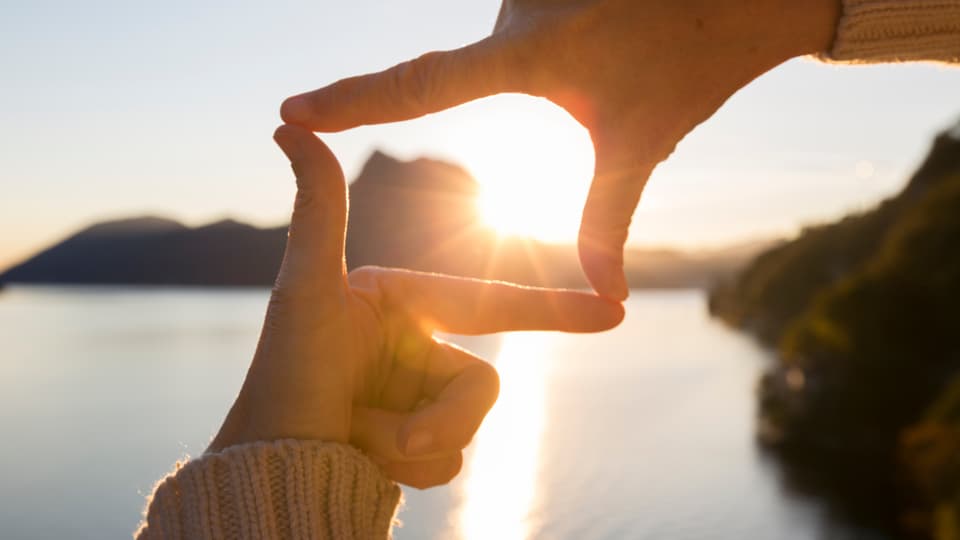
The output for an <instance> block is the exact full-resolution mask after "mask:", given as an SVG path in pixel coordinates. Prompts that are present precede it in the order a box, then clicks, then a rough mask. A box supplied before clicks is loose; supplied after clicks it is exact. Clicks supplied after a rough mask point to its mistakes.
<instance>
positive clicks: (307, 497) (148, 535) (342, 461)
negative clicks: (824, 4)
mask: <svg viewBox="0 0 960 540" xmlns="http://www.w3.org/2000/svg"><path fill="white" fill-rule="evenodd" d="M399 502H400V488H399V487H398V486H397V485H396V484H394V483H393V482H391V481H390V480H388V479H387V478H386V477H385V476H383V474H382V473H381V472H380V470H379V469H378V468H377V466H376V465H374V464H373V463H372V462H371V461H370V460H369V459H367V458H366V457H364V456H363V455H362V454H361V453H360V452H358V451H357V450H355V449H353V448H351V447H350V446H347V445H343V444H335V443H324V442H316V441H294V440H283V441H275V442H260V443H253V444H245V445H240V446H234V447H231V448H227V449H226V450H223V451H222V452H218V453H212V454H206V455H204V456H202V457H200V458H198V459H195V460H191V461H188V462H186V463H178V464H177V466H176V469H175V470H174V472H173V473H171V474H170V475H168V476H167V477H166V478H164V479H163V480H161V481H160V482H159V483H158V484H157V487H156V488H155V489H154V492H153V495H152V497H151V498H150V500H148V506H147V510H146V512H145V516H144V521H143V524H142V525H141V526H140V530H139V531H137V533H136V537H137V538H139V539H143V540H147V539H155V538H163V539H182V538H183V539H185V538H190V539H194V538H196V539H205V538H210V539H215V538H216V539H234V538H236V539H247V538H250V539H252V538H258V539H274V538H290V539H308V538H309V539H314V538H317V539H326V538H329V539H340V538H364V539H366V538H377V539H382V538H389V536H390V529H391V527H392V525H393V521H394V513H395V511H396V508H397V506H398V504H399Z"/></svg>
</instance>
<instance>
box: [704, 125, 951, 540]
mask: <svg viewBox="0 0 960 540" xmlns="http://www.w3.org/2000/svg"><path fill="white" fill-rule="evenodd" d="M710 308H711V311H712V312H713V314H714V315H716V316H718V317H721V318H723V319H724V320H726V321H727V322H729V323H731V324H733V325H735V326H737V327H740V328H744V329H746V330H749V331H751V332H753V333H754V334H755V335H757V336H758V337H759V339H760V340H761V341H762V342H764V343H765V344H767V345H768V346H770V347H773V348H774V349H775V350H776V352H777V362H776V363H775V365H773V366H772V367H771V369H770V370H769V371H768V372H767V373H766V375H765V376H764V377H763V379H762V380H761V384H760V388H759V399H760V407H759V424H758V425H759V428H760V435H761V438H762V439H763V440H765V441H766V442H769V443H772V444H774V445H775V446H776V447H777V449H778V451H780V452H781V455H782V456H783V457H784V458H785V461H786V462H788V463H792V464H803V465H806V466H810V465H811V464H812V465H814V466H815V467H814V468H816V469H818V470H819V471H820V472H825V473H826V477H827V478H826V479H825V480H824V481H823V482H821V485H829V486H830V489H831V490H832V491H834V492H836V493H844V494H845V496H846V501H845V502H846V503H850V502H851V501H852V502H853V503H854V506H856V507H857V508H858V510H859V511H865V509H866V511H867V513H870V512H872V513H873V516H872V517H874V518H876V517H878V516H885V517H884V518H881V519H887V520H889V522H887V523H886V526H888V527H889V528H891V529H893V530H894V531H895V532H896V534H897V535H898V537H899V536H910V537H913V536H917V537H927V536H929V535H932V534H934V532H935V531H942V527H941V526H940V525H938V524H937V523H936V522H937V520H938V519H941V518H942V516H948V517H949V519H953V520H956V519H957V518H960V502H958V501H960V461H958V460H957V459H952V460H950V459H946V460H944V459H943V457H944V456H950V455H952V456H956V455H960V415H957V414H932V413H929V412H928V411H929V410H931V408H936V407H935V405H936V404H937V403H946V405H940V406H939V409H940V410H956V409H958V407H957V406H956V404H957V403H960V383H956V384H953V385H952V386H951V384H950V383H951V381H953V380H957V379H958V377H960V125H958V126H957V128H954V129H953V130H948V131H947V132H944V133H943V134H941V135H939V136H938V137H937V138H936V140H935V141H934V143H933V145H932V148H931V150H930V153H929V155H928V156H927V158H926V160H925V161H924V162H923V164H922V165H921V166H920V167H919V169H918V170H917V171H916V173H915V174H914V175H913V177H912V178H911V179H910V182H909V183H908V184H907V186H906V187H905V188H904V189H903V190H902V191H901V192H900V193H899V194H897V195H896V196H894V197H892V198H890V199H888V200H886V201H884V202H882V203H881V204H880V205H878V206H877V207H876V208H874V209H872V210H870V211H867V212H863V213H861V214H857V215H853V216H849V217H847V218H844V219H843V220H841V221H839V222H837V223H833V224H829V225H821V226H818V227H813V228H810V229H808V230H806V231H804V233H803V234H802V235H801V236H800V237H799V238H797V239H796V240H794V241H791V242H788V243H785V244H782V245H780V246H777V247H775V248H773V249H771V250H768V251H766V252H764V253H762V254H761V255H759V256H758V257H757V258H756V259H755V260H754V261H753V262H752V263H751V264H750V265H748V266H747V267H746V269H745V270H744V271H743V272H741V273H740V274H739V275H737V276H736V277H735V278H734V279H731V280H728V281H727V282H725V283H724V284H723V285H721V286H719V287H717V288H715V289H714V290H713V291H712V293H711V298H710ZM918 433H919V435H918ZM951 452H952V453H951ZM938 460H939V461H938ZM932 464H933V465H932ZM931 468H932V470H934V471H936V474H934V476H937V477H938V478H939V481H938V483H937V490H936V493H937V495H929V493H930V490H929V489H927V487H924V486H929V485H930V483H929V482H928V481H919V480H920V479H921V478H927V479H929V478H930V477H931ZM917 471H923V472H922V473H918V472H917ZM822 480H823V479H822ZM821 487H822V486H821ZM938 497H939V498H938ZM937 506H940V507H941V509H940V510H938V511H937V512H934V511H933V509H934V508H935V507H937ZM934 516H941V517H939V518H935V517H934ZM942 519H947V518H942ZM954 522H955V523H956V522H958V521H954ZM938 534H939V533H938Z"/></svg>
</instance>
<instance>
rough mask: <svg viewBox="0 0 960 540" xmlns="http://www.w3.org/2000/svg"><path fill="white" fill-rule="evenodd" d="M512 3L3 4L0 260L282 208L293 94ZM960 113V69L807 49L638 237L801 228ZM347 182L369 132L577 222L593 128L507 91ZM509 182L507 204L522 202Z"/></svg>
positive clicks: (421, 132)
mask: <svg viewBox="0 0 960 540" xmlns="http://www.w3.org/2000/svg"><path fill="white" fill-rule="evenodd" d="M498 6H499V3H498V2H497V1H492V0H483V1H472V2H471V1H463V2H449V1H440V0H418V1H405V2H382V1H381V2H373V1H362V0H349V1H344V2H320V1H311V2H306V1H294V0H283V1H276V0H275V1H271V2H260V3H258V4H254V3H252V2H237V1H232V2H200V1H196V0H194V1H189V2H188V1H170V0H168V1H165V2H137V1H131V0H122V1H89V2H76V1H61V2H52V1H43V0H22V1H19V2H18V1H14V2H11V1H10V0H0V13H2V16H0V73H2V78H0V81H2V84H0V230H2V231H3V233H2V235H0V266H5V265H6V264H7V263H11V262H13V261H14V260H15V259H17V258H20V257H23V256H25V255H28V254H29V253H30V252H31V251H33V250H34V249H36V248H38V247H41V246H43V245H44V244H47V243H50V242H53V241H55V240H57V239H59V238H60V237H61V236H63V235H65V234H67V233H69V232H71V231H72V230H74V229H76V228H77V227H80V226H83V225H85V224H87V223H89V222H91V221H94V220H97V219H101V218H105V217H119V216H128V215H136V214H143V213H152V214H161V215H168V216H171V217H174V218H178V219H181V220H184V221H186V222H188V223H190V224H200V223H204V222H206V221H211V220H214V219H218V218H221V217H224V216H227V215H229V216H233V217H236V218H238V219H241V220H247V221H252V222H255V223H258V224H271V225H272V224H279V223H282V222H284V221H285V220H286V219H287V213H288V210H289V206H290V200H291V197H292V193H293V182H292V180H291V179H290V174H289V168H288V166H287V164H286V163H285V161H284V160H283V158H282V156H281V154H280V152H279V151H278V150H277V149H276V148H275V147H274V145H273V142H272V141H271V134H272V132H273V129H274V128H275V127H276V125H277V124H278V122H279V117H278V114H277V110H278V107H279V104H280V101H281V100H282V99H283V98H284V97H285V96H287V95H290V94H293V93H296V92H299V91H302V90H306V89H310V88H315V87H318V86H321V85H324V84H326V83H328V82H332V81H333V80H336V79H338V78H340V77H343V76H348V75H353V74H357V73H362V72H368V71H373V70H378V69H381V68H383V67H387V66H389V65H391V64H393V63H395V62H398V61H401V60H405V59H407V58H409V57H412V56H415V55H418V54H420V53H422V52H425V51H428V50H434V49H445V48H452V47H456V46H458V45H461V44H465V43H468V42H470V41H473V40H475V39H478V38H480V37H482V36H484V35H486V34H487V33H488V32H489V30H490V28H491V27H492V25H493V21H494V19H495V16H496V13H497V10H498ZM958 117H960V70H949V69H944V68H938V67H935V66H921V65H913V66H884V67H869V68H864V67H859V68H838V67H833V66H825V65H820V64H816V63H814V62H810V61H806V60H796V61H793V62H790V63H788V64H787V65H785V66H782V67H780V68H778V69H777V70H775V71H773V72H771V73H769V74H767V75H766V76H764V77H762V78H761V79H760V80H758V81H756V82H755V83H754V84H752V85H751V86H749V87H748V88H746V89H744V90H743V91H742V92H741V93H740V94H738V95H737V96H735V97H734V98H733V99H732V100H731V101H730V102H729V103H728V104H727V105H726V107H725V108H724V109H723V110H721V112H720V113H719V114H718V115H717V116H716V117H715V118H713V119H712V120H710V121H709V122H707V123H706V124H704V125H703V126H701V127H700V128H699V129H698V130H697V131H696V132H694V134H692V135H691V136H689V137H688V138H687V140H686V141H685V142H684V143H682V144H681V146H680V147H679V148H678V150H677V152H676V154H675V155H674V157H673V158H672V159H671V160H670V161H669V162H668V163H667V164H665V165H662V166H661V167H660V168H659V169H658V170H657V172H656V174H655V175H654V178H653V180H652V182H651V184H650V186H649V187H648V191H647V194H646V196H645V199H644V201H643V203H642V204H641V208H640V211H639V212H638V214H637V216H636V219H635V224H634V227H633V229H632V230H631V238H632V241H633V242H636V243H643V244H677V245H684V246H697V245H716V244H720V243H724V242H729V241H734V240H736V239H738V238H743V237H751V236H766V235H772V234H782V233H789V232H791V231H795V230H796V229H797V227H798V226H801V225H802V224H804V223H809V222H811V221H817V220H823V219H828V218H831V217H834V216H837V215H839V214H840V213H842V212H845V211H849V210H851V209H857V208H862V207H865V206H867V205H869V204H871V203H873V202H875V201H877V200H878V199H880V198H882V197H884V196H886V195H889V194H891V193H893V192H895V191H896V190H897V189H898V188H899V187H901V186H902V185H903V182H904V181H905V180H906V175H907V174H908V173H909V171H910V170H912V168H913V167H914V166H915V165H916V164H917V162H918V160H919V159H921V158H922V156H923V155H924V153H925V152H926V149H927V147H928V144H929V141H930V138H931V136H932V135H933V134H934V133H935V132H937V131H938V130H940V129H942V128H943V127H945V126H947V125H949V124H951V123H952V122H953V121H955V120H956V119H957V118H958ZM325 140H327V141H328V142H329V143H330V145H331V147H332V148H333V149H334V151H335V153H336V154H337V155H338V156H339V157H340V159H341V160H342V162H343V165H344V168H345V170H346V172H347V175H348V178H352V177H353V176H354V175H355V174H356V173H357V171H358V170H359V168H360V167H361V166H362V164H363V161H364V160H365V159H366V157H367V156H368V155H369V153H370V152H371V151H372V150H373V149H374V148H382V149H384V150H386V151H387V152H389V153H392V154H394V155H397V156H399V157H403V158H412V157H416V156H419V155H432V156H436V157H441V158H445V159H450V160H453V161H456V162H459V163H461V164H463V165H465V166H466V167H467V168H468V169H469V170H471V171H472V172H473V173H474V174H475V175H476V176H477V178H478V180H479V181H480V182H481V184H482V186H483V187H484V189H486V190H487V192H488V194H489V195H488V199H489V198H490V197H495V199H494V200H497V201H503V202H502V204H503V207H502V208H501V211H505V212H523V211H524V209H528V208H536V207H539V206H544V202H543V201H542V200H539V198H542V197H543V196H547V197H548V199H549V200H548V202H547V205H548V206H550V207H551V208H554V209H559V210H562V211H563V212H564V213H563V214H562V215H563V216H567V215H568V214H569V217H568V218H567V219H566V220H565V222H564V223H563V224H558V225H557V226H556V227H554V228H555V229H556V234H555V236H557V237H558V238H570V239H572V238H573V234H574V232H575V230H576V224H577V221H578V218H579V204H580V201H582V197H583V196H584V194H585V192H586V187H587V184H588V182H589V169H590V166H591V160H592V156H591V155H590V147H589V140H588V138H587V137H586V135H585V133H584V132H583V130H582V129H581V128H579V126H578V125H577V124H576V123H575V122H574V121H573V120H571V119H569V117H567V116H566V115H565V114H564V113H562V112H561V111H559V110H558V109H556V108H554V107H553V106H551V105H549V104H546V103H544V102H542V101H539V100H534V99H532V98H527V97H524V96H502V97H496V98H491V99H487V100H483V101H480V102H477V103H474V104H471V105H467V106H464V107H461V108H458V109H455V110H453V111H449V112H445V113H440V114H437V115H433V116H431V117H428V118H424V119H420V120H416V121H412V122H407V123H403V124H396V125H391V126H382V127H368V128H361V129H358V130H354V131H351V132H347V133H344V134H337V135H329V136H326V137H325ZM507 199H509V200H507Z"/></svg>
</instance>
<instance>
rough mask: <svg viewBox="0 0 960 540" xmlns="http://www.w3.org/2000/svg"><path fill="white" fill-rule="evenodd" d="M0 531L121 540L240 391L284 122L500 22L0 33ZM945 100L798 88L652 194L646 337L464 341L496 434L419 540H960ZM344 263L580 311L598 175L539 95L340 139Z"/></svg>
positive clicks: (816, 74)
mask: <svg viewBox="0 0 960 540" xmlns="http://www.w3.org/2000/svg"><path fill="white" fill-rule="evenodd" d="M0 8H2V13H3V16H2V17H0V72H2V73H3V74H4V76H3V83H2V85H0V122H2V125H3V129H2V130H0V230H2V231H3V233H2V235H0V351H2V354H0V433H3V434H4V436H3V439H4V443H3V445H0V477H2V478H3V479H4V480H3V482H0V531H2V536H3V537H4V538H13V539H20V538H23V539H28V538H49V537H53V536H69V537H73V538H104V537H117V536H125V535H128V534H129V533H130V531H132V530H133V529H134V527H135V526H136V523H137V521H138V519H139V512H140V510H141V508H142V504H143V497H144V496H145V495H146V494H148V493H149V492H150V491H151V488H152V484H153V482H155V481H156V480H157V479H158V478H160V477H161V476H162V475H163V474H164V473H165V472H166V471H168V470H169V468H170V466H171V465H172V463H173V462H174V461H176V460H177V459H178V458H181V457H183V456H185V455H198V454H200V453H201V452H202V451H203V449H204V448H205V446H206V444H207V442H208V441H209V438H210V437H211V436H212V434H213V433H214V431H215V430H216V429H217V428H218V426H219V424H220V422H221V420H222V418H223V415H224V414H225V412H226V410H227V408H228V407H229V405H230V404H231V402H232V399H233V396H234V395H235V393H236V391H237V390H238V388H239V385H240V383H241V381H242V377H243V374H244V372H245V369H246V366H247V364H248V362H249V359H250V357H251V355H252V352H253V347H254V345H255V344H256V340H257V336H258V332H259V326H260V323H261V319H262V315H263V310H264V308H265V305H266V301H267V297H268V295H269V286H270V284H271V282H272V280H273V275H274V273H275V272H276V269H277V267H278V266H279V261H280V256H281V254H282V249H283V242H284V238H285V234H286V225H285V224H286V220H287V219H288V215H289V210H290V208H291V204H292V197H293V193H294V184H293V179H292V177H291V174H290V171H289V165H288V164H287V162H286V160H285V159H284V158H283V156H282V154H281V153H280V152H279V150H278V149H276V147H275V146H274V144H273V142H272V140H271V135H272V132H273V129H274V128H275V127H276V126H277V125H278V124H279V115H278V109H279V104H280V102H281V101H282V99H283V98H284V97H286V96H288V95H292V94H294V93H298V92H301V91H304V90H308V89H312V88H317V87H319V86H323V85H325V84H328V83H330V82H332V81H334V80H336V79H339V78H341V77H345V76H350V75H355V74H359V73H364V72H369V71H375V70H379V69H382V68H385V67H388V66H390V65H392V64H394V63H396V62H399V61H402V60H406V59H408V58H411V57H413V56H416V55H419V54H421V53H423V52H425V51H428V50H436V49H447V48H454V47H457V46H460V45H463V44H466V43H469V42H472V41H474V40H476V39H479V38H481V37H483V36H485V35H486V34H488V33H489V31H490V29H491V28H492V26H493V21H494V19H495V17H496V14H497V11H498V9H499V3H498V2H496V1H488V0H483V1H475V2H467V3H463V2H461V3H450V2H440V1H437V0H418V1H411V2H403V3H382V2H372V1H366V0H354V1H351V2H340V3H333V2H305V1H293V0H282V1H275V2H270V3H266V2H263V3H237V2H231V3H227V2H214V1H210V2H186V1H170V2H165V3H163V4H157V3H146V2H121V1H92V2H84V3H77V2H67V1H59V2H55V1H45V0H33V1H30V2H26V1H21V2H17V1H10V0H6V1H4V0H0ZM957 96H960V71H958V70H956V69H954V70H950V69H945V68H942V67H936V66H930V65H907V66H874V67H836V66H828V65H823V64H818V63H816V62H813V61H811V60H806V59H798V60H794V61H791V62H788V63H786V64H784V65H783V66H781V67H779V68H777V69H776V70H774V71H772V72H770V73H768V74H767V75H765V76H763V77H761V78H760V79H759V80H757V81H755V82H754V83H752V84H751V85H749V86H748V87H747V88H745V89H743V90H742V91H741V92H740V93H738V94H737V95H735V96H734V97H733V98H732V99H731V100H730V102H729V103H727V105H726V106H725V107H724V108H722V109H721V110H720V112H719V113H718V114H717V115H716V116H715V117H714V118H712V119H711V120H710V121H708V122H706V123H705V124H704V125H702V126H700V127H699V128H698V129H697V130H695V131H694V132H693V133H692V134H691V135H689V136H688V137H687V138H686V139H685V140H684V141H683V142H682V143H681V144H680V146H679V147H678V148H677V151H676V152H675V154H674V155H673V157H672V158H671V159H670V160H669V161H668V162H666V163H664V164H662V165H661V166H660V167H658V169H657V170H656V171H655V173H654V175H653V177H652V179H651V181H650V184H649V185H648V187H647V190H646V192H645V194H644V198H643V200H642V202H641V204H640V207H639V208H638V210H637V212H636V214H635V216H634V222H633V225H632V228H631V235H630V241H629V246H628V252H627V254H626V265H627V274H628V278H629V281H630V283H631V286H632V287H633V288H634V290H633V292H632V295H631V299H630V300H629V301H628V303H627V318H626V320H625V321H624V323H623V324H622V325H621V326H620V327H618V328H617V329H615V330H612V331H610V332H607V333H604V334H597V335H589V336H569V335H558V334H551V333H526V334H505V335H497V336H489V337H482V338H463V337H458V336H452V337H451V339H454V340H456V341H458V342H460V343H461V344H463V345H464V346H466V347H468V348H470V349H472V350H474V351H475V352H477V353H480V354H482V355H484V356H485V357H486V358H488V359H490V360H491V361H492V362H494V363H495V364H496V366H497V368H498V369H499V370H500V372H501V377H502V380H503V390H502V393H501V397H500V401H499V402H498V404H497V406H496V407H495V408H494V410H493V411H492V413H491V416H490V418H489V419H488V421H487V423H486V424H485V425H484V427H483V428H482V429H481V432H480V433H479V434H478V437H477V439H476V440H475V442H474V444H473V445H472V447H471V449H470V450H469V453H468V457H467V460H466V463H465V467H464V471H463V473H462V474H461V476H460V477H459V478H458V479H457V480H456V481H454V482H453V483H452V484H451V485H450V486H447V487H444V488H438V489H434V490H429V491H425V492H417V491H415V490H410V491H408V492H407V501H408V502H407V505H406V507H405V508H404V510H403V511H402V512H401V514H400V517H401V519H402V520H403V521H404V527H403V528H401V529H400V530H399V531H398V534H397V536H398V537H399V538H401V539H405V538H406V539H417V538H460V539H474V538H504V539H509V538H517V539H520V538H596V539H615V538H644V539H653V538H677V539H700V538H716V539H727V538H730V539H733V538H738V539H739V538H744V537H757V538H787V539H794V538H796V539H807V538H810V539H813V538H878V539H887V538H944V539H945V538H958V537H960V536H958V534H960V533H958V531H960V514H958V512H960V502H958V501H960V379H958V378H956V377H957V375H958V373H960V318H958V315H957V313H958V312H957V309H956V305H957V302H958V301H960V250H958V249H957V246H958V245H960V244H958V241H960V123H958V122H960V100H958V97H957ZM322 138H323V139H324V140H325V141H326V142H327V143H328V144H329V145H330V146H331V148H332V149H333V151H334V153H335V154H336V155H337V156H338V158H339V159H340V160H341V163H342V166H343V168H344V171H345V174H346V176H347V178H348V180H351V181H352V184H351V188H350V195H351V215H350V223H349V228H348V241H347V259H348V264H349V265H350V266H351V267H353V266H357V265H362V264H381V265H392V266H403V267H408V268H415V269H424V270H432V271H443V272H449V273H455V274H460V275H470V276H478V277H487V278H496V279H506V280H510V281H516V282H520V283H526V284H533V285H546V286H563V287H583V286H585V282H584V281H583V278H582V276H581V274H580V270H579V266H578V263H577V261H576V256H575V248H574V244H573V243H574V242H575V239H576V231H577V226H578V223H579V216H580V208H581V206H582V203H583V200H584V198H585V195H586V191H587V187H588V185H589V180H590V175H591V171H592V167H593V154H592V148H591V145H590V140H589V136H588V135H587V133H586V132H585V130H584V129H583V128H582V127H581V126H579V124H577V123H576V122H575V121H574V120H572V119H571V118H570V117H569V116H568V115H567V114H566V113H565V112H564V111H563V110H561V109H559V108H557V107H555V106H553V105H552V104H550V103H548V102H546V101H544V100H540V99H536V98H532V97H528V96H520V95H504V96H496V97H493V98H488V99H483V100H479V101H476V102H473V103H470V104H467V105H464V106H461V107H458V108H456V109H453V110H450V111H446V112H443V113H438V114H435V115H431V116H428V117H425V118H422V119H418V120H414V121H410V122H403V123H399V124H393V125H387V126H373V127H364V128H359V129H356V130H352V131H349V132H345V133H339V134H330V135H323V136H322Z"/></svg>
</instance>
